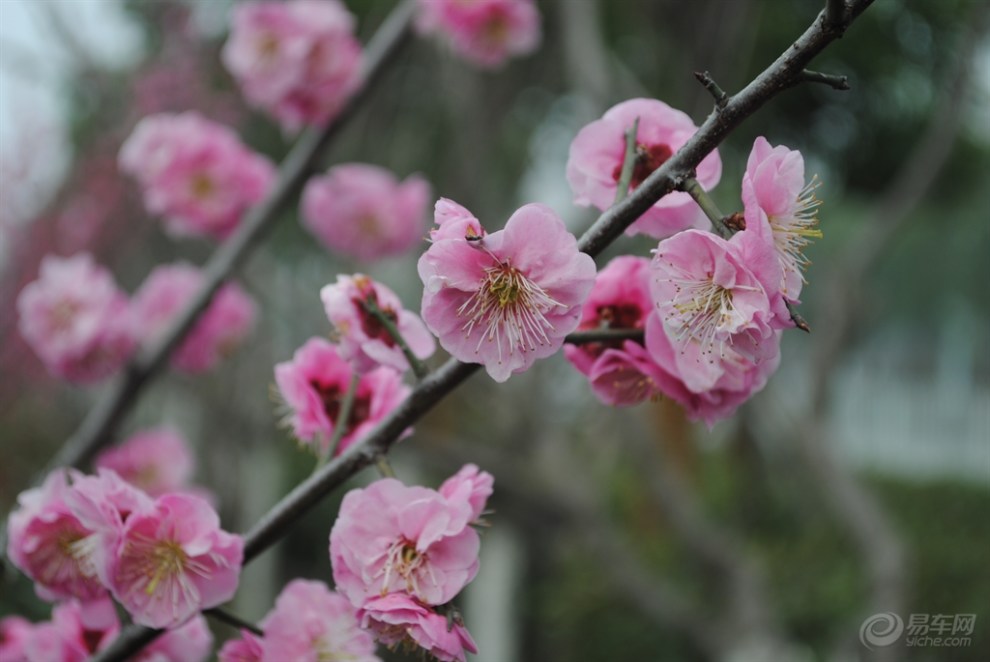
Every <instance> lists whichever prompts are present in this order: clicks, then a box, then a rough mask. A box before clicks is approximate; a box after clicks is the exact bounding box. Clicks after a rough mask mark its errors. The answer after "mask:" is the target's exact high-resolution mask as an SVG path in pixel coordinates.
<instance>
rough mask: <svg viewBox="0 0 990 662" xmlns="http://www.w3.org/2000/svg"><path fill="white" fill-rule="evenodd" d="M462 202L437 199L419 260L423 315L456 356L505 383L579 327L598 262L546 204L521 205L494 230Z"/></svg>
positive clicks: (561, 342)
mask: <svg viewBox="0 0 990 662" xmlns="http://www.w3.org/2000/svg"><path fill="white" fill-rule="evenodd" d="M461 209H462V211H460V212H457V211H456V208H455V207H454V203H452V202H450V201H449V200H448V201H445V204H444V206H443V207H442V208H441V207H440V205H438V210H437V211H438V213H437V215H436V221H437V224H438V225H439V226H440V227H439V229H438V230H437V231H436V232H435V233H434V234H433V243H432V245H431V246H430V248H429V249H428V250H427V251H426V253H425V254H423V256H422V257H421V258H420V260H419V265H418V269H419V276H420V278H421V279H422V281H423V284H424V286H425V288H424V291H423V306H422V313H423V321H424V322H426V326H427V327H428V328H429V329H430V331H432V332H433V333H434V334H435V335H436V336H437V337H438V338H439V339H440V345H441V346H443V348H444V349H445V350H447V351H448V352H449V353H450V354H451V355H453V356H454V357H455V358H457V359H459V360H461V361H465V362H468V363H481V364H483V365H484V366H485V369H486V370H487V371H488V374H489V375H491V377H492V378H493V379H494V380H495V381H498V382H504V381H505V380H506V379H508V378H509V376H510V375H512V374H513V373H519V372H523V371H525V370H527V369H529V367H530V366H531V365H533V363H534V362H535V361H536V360H538V359H542V358H546V357H548V356H551V355H553V354H554V353H556V352H557V350H559V349H560V346H561V345H562V344H563V342H564V336H566V335H567V334H568V333H570V332H571V331H573V330H574V329H575V328H576V327H577V325H578V322H579V320H580V316H581V308H580V307H581V304H582V303H583V302H584V299H585V298H586V297H587V295H588V292H589V291H590V289H591V286H592V284H593V283H594V278H595V262H594V260H592V259H591V257H590V256H588V255H586V254H584V253H581V252H580V251H578V248H577V241H576V240H575V239H574V236H573V235H571V233H570V232H568V231H567V228H565V227H564V223H563V221H561V220H560V218H559V217H557V215H556V214H555V213H554V212H553V211H552V210H551V209H550V208H549V207H546V206H544V205H539V204H529V205H526V206H524V207H522V208H520V209H519V210H517V211H516V212H515V213H514V214H513V215H512V216H511V217H510V218H509V220H508V222H507V223H506V225H505V229H503V230H499V231H497V232H493V233H491V234H485V233H484V231H483V230H481V233H480V234H478V232H477V230H479V229H480V225H479V226H477V228H476V227H475V225H474V224H473V223H472V220H471V219H472V218H473V217H472V216H471V214H470V212H468V211H467V210H463V208H461ZM447 225H452V228H451V229H450V230H448V229H447V228H446V226H447ZM455 231H456V233H455ZM460 231H464V232H465V234H460Z"/></svg>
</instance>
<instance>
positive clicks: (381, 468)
mask: <svg viewBox="0 0 990 662" xmlns="http://www.w3.org/2000/svg"><path fill="white" fill-rule="evenodd" d="M375 467H377V469H378V473H380V474H381V475H382V478H395V469H393V468H392V465H391V464H390V463H389V461H388V458H387V457H385V454H384V453H379V454H378V455H376V456H375Z"/></svg>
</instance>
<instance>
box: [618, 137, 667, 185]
mask: <svg viewBox="0 0 990 662" xmlns="http://www.w3.org/2000/svg"><path fill="white" fill-rule="evenodd" d="M622 145H623V154H624V153H625V139H623V143H622ZM673 153H674V152H673V151H672V150H671V149H670V147H669V146H668V145H664V144H662V143H661V144H657V145H644V144H643V143H636V159H635V161H634V162H633V172H632V179H630V180H629V185H630V186H631V187H632V188H636V187H637V186H639V185H640V184H642V183H643V182H644V181H646V178H647V177H649V176H650V175H652V174H653V171H654V170H656V169H657V168H659V167H660V166H662V165H663V164H664V163H666V162H667V159H669V158H670V157H671V156H672V155H673ZM621 177H622V163H621V162H620V163H619V164H618V165H616V166H615V168H614V169H613V170H612V179H613V180H614V181H615V182H616V183H618V181H619V179H620V178H621Z"/></svg>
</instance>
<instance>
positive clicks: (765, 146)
mask: <svg viewBox="0 0 990 662" xmlns="http://www.w3.org/2000/svg"><path fill="white" fill-rule="evenodd" d="M817 186H818V182H817V180H816V179H814V178H812V180H811V181H810V182H806V181H805V178H804V158H803V157H802V156H801V152H799V151H797V150H791V149H788V148H787V147H785V146H783V145H778V146H776V147H773V146H771V145H770V143H769V142H767V140H766V138H764V137H762V136H760V137H759V138H757V139H756V142H754V143H753V150H752V151H751V152H750V155H749V161H748V162H747V163H746V173H745V174H744V175H743V183H742V199H743V205H744V206H745V217H746V229H745V230H744V231H743V232H741V233H739V235H737V236H740V237H746V236H748V235H750V234H754V233H759V234H762V235H764V236H769V238H770V240H772V243H773V245H774V248H775V253H776V256H777V259H778V261H779V264H780V272H781V273H780V284H779V286H778V288H777V289H779V290H780V292H781V293H782V294H783V296H784V297H785V298H786V299H788V300H790V301H797V300H798V297H800V296H801V288H802V286H803V284H804V275H803V271H804V269H805V267H807V265H808V264H809V263H808V259H807V258H806V257H805V256H804V248H805V247H806V246H807V245H808V244H810V243H811V239H814V238H819V239H820V238H821V236H822V233H821V230H819V229H818V218H817V214H818V206H819V205H820V204H821V202H820V201H819V200H818V199H817V198H816V197H815V189H816V188H817ZM767 227H769V233H768V232H767V229H766V228H767Z"/></svg>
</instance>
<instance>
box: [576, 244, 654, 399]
mask: <svg viewBox="0 0 990 662" xmlns="http://www.w3.org/2000/svg"><path fill="white" fill-rule="evenodd" d="M649 278H650V261H649V260H647V259H646V258H641V257H634V256H631V255H623V256H619V257H617V258H615V259H613V260H612V261H611V262H609V263H608V265H606V267H605V268H604V269H602V270H601V271H599V272H598V276H597V277H596V278H595V286H594V287H593V288H592V289H591V294H590V295H589V296H588V300H587V301H585V302H584V307H583V308H582V311H581V323H580V325H579V326H578V329H579V330H581V331H594V330H606V329H612V330H636V329H639V330H642V329H644V328H645V327H646V318H647V317H648V316H649V314H650V312H652V310H653V300H652V299H651V297H650V281H649ZM564 356H566V357H567V359H568V360H569V361H570V362H571V363H572V364H573V365H574V367H575V368H577V369H578V370H579V371H581V373H582V374H583V375H585V376H586V377H588V380H589V381H590V383H591V387H592V390H593V392H594V393H595V395H596V396H597V397H598V399H599V400H601V401H602V402H604V403H605V404H608V405H612V406H617V407H622V406H629V405H634V404H637V403H640V402H642V401H644V400H646V399H649V398H651V397H653V396H655V395H657V394H658V391H657V387H656V384H655V382H654V376H653V375H654V371H655V368H654V366H652V365H650V363H651V361H650V358H649V354H648V353H647V352H646V350H645V349H644V348H643V342H642V341H636V340H615V341H607V342H596V343H587V344H583V345H564Z"/></svg>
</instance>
